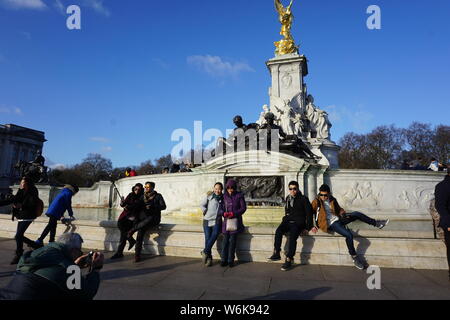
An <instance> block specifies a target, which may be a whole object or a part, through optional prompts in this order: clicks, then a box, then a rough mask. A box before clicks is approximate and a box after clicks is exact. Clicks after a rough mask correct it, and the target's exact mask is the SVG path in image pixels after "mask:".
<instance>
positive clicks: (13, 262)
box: [11, 253, 22, 264]
mask: <svg viewBox="0 0 450 320" xmlns="http://www.w3.org/2000/svg"><path fill="white" fill-rule="evenodd" d="M21 256H22V255H21V254H20V255H18V254H17V253H16V255H15V256H14V258H13V259H12V260H11V264H18V263H19V260H20V257H21Z"/></svg>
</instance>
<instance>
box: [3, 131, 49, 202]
mask: <svg viewBox="0 0 450 320" xmlns="http://www.w3.org/2000/svg"><path fill="white" fill-rule="evenodd" d="M45 141H47V140H46V139H45V133H44V132H42V131H38V130H33V129H29V128H25V127H21V126H18V125H15V124H5V125H0V193H3V192H7V191H8V188H9V187H10V186H11V185H13V184H14V183H15V182H16V181H15V180H16V179H18V178H19V177H18V172H17V171H16V169H14V165H15V164H16V163H17V162H18V161H20V160H23V161H27V162H28V161H32V160H34V159H35V158H36V155H37V154H38V152H39V151H41V152H42V148H43V146H44V142H45Z"/></svg>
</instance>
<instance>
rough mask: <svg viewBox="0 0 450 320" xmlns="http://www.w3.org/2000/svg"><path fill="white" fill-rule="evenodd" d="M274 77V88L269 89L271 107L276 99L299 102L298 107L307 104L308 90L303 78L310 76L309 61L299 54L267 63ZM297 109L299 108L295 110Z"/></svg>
mask: <svg viewBox="0 0 450 320" xmlns="http://www.w3.org/2000/svg"><path fill="white" fill-rule="evenodd" d="M266 65H267V67H268V68H269V71H270V74H271V76H272V87H271V88H270V89H269V95H270V100H271V101H270V107H273V106H274V101H273V100H274V99H276V98H281V99H283V100H286V99H288V100H290V101H291V100H293V99H294V98H295V99H294V100H298V102H299V103H298V107H300V108H303V107H304V104H305V93H306V88H305V85H304V82H303V77H305V76H306V75H307V74H308V63H307V59H306V57H305V56H303V55H299V54H286V55H282V56H278V57H275V58H273V59H270V60H269V61H267V62H266ZM295 109H297V108H295ZM296 111H299V110H296Z"/></svg>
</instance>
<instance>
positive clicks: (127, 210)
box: [111, 183, 144, 260]
mask: <svg viewBox="0 0 450 320" xmlns="http://www.w3.org/2000/svg"><path fill="white" fill-rule="evenodd" d="M143 194H144V186H143V185H142V183H136V185H135V186H134V187H133V189H132V192H131V193H130V194H129V195H128V196H127V197H126V198H125V199H123V198H122V201H121V202H120V206H121V207H122V208H124V210H123V212H122V213H121V215H120V216H119V219H118V220H117V227H118V228H119V230H120V241H119V246H118V248H117V252H116V253H115V254H114V255H113V256H112V257H111V259H113V260H114V259H120V258H123V250H124V249H125V245H126V243H127V240H128V242H129V246H128V250H131V249H132V248H133V247H134V245H135V244H136V240H134V238H133V237H128V232H129V231H130V230H131V229H132V228H133V224H134V221H135V220H136V216H137V215H138V214H139V211H140V210H141V209H142V208H141V205H142V204H141V198H142V195H143Z"/></svg>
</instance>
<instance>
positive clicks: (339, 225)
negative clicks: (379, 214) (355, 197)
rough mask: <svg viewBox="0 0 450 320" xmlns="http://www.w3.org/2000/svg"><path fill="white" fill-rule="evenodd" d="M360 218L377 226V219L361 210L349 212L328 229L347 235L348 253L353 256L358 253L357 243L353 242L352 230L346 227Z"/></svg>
mask: <svg viewBox="0 0 450 320" xmlns="http://www.w3.org/2000/svg"><path fill="white" fill-rule="evenodd" d="M356 220H360V221H362V222H365V223H367V224H370V225H372V226H376V225H377V222H376V220H374V219H372V218H369V217H368V216H366V215H365V214H363V213H361V212H352V213H347V214H346V215H345V216H344V217H343V218H342V219H340V220H339V221H336V222H335V223H333V224H332V225H331V226H330V227H329V228H328V229H329V230H330V231H333V232H336V233H337V234H340V235H341V236H343V237H345V242H346V243H347V248H348V253H349V254H350V255H351V256H355V255H356V250H355V245H354V244H353V234H352V232H351V231H350V230H349V229H347V228H346V225H348V224H349V223H351V222H353V221H356Z"/></svg>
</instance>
